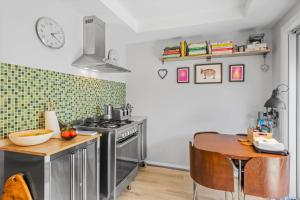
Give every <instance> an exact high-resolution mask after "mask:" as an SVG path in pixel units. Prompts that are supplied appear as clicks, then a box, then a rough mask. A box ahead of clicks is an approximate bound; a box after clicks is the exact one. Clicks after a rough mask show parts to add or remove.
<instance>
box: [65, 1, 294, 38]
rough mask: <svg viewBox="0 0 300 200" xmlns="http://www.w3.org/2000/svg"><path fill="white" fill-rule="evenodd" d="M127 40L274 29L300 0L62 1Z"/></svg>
mask: <svg viewBox="0 0 300 200" xmlns="http://www.w3.org/2000/svg"><path fill="white" fill-rule="evenodd" d="M62 1H65V2H69V3H72V5H75V6H76V5H77V9H78V10H79V11H81V12H84V13H85V14H89V15H90V14H96V15H97V16H98V17H99V18H101V19H102V20H104V21H105V22H106V23H108V24H110V25H111V26H112V27H114V26H115V31H117V32H122V34H121V35H120V37H124V39H125V40H126V41H127V42H128V43H132V42H143V41H149V40H159V39H166V38H173V37H182V36H193V35H207V34H216V33H224V32H234V31H241V30H248V29H255V28H258V29H266V28H271V27H272V26H273V25H274V24H275V23H276V22H277V21H278V20H279V19H280V18H282V17H283V16H284V14H286V12H287V11H288V10H289V9H291V8H292V7H293V6H294V5H295V4H296V3H298V2H299V0H184V1H182V0H151V1H149V0H72V1H71V0H62Z"/></svg>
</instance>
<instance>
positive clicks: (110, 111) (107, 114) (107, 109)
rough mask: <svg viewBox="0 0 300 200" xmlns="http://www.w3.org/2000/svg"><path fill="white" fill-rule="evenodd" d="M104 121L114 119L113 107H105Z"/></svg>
mask: <svg viewBox="0 0 300 200" xmlns="http://www.w3.org/2000/svg"><path fill="white" fill-rule="evenodd" d="M104 113H105V114H104V116H103V118H104V119H108V120H111V119H112V117H113V116H112V115H113V107H112V105H111V104H108V105H105V111H104Z"/></svg>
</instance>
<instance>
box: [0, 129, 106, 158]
mask: <svg viewBox="0 0 300 200" xmlns="http://www.w3.org/2000/svg"><path fill="white" fill-rule="evenodd" d="M98 137H101V134H97V135H93V136H86V135H78V136H77V137H75V138H73V139H72V140H63V139H61V138H51V139H50V140H49V141H47V142H45V143H42V144H39V145H34V146H27V147H22V146H17V145H15V144H13V143H11V142H10V141H9V140H3V141H2V142H0V144H3V145H0V151H10V152H17V153H24V154H30V155H35V156H50V155H53V154H55V153H58V152H60V151H64V150H66V149H69V148H72V147H75V146H77V145H80V144H83V143H85V142H88V141H90V140H94V139H96V138H98Z"/></svg>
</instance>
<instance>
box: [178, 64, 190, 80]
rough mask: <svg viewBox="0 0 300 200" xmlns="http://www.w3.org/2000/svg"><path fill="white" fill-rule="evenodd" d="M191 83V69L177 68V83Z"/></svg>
mask: <svg viewBox="0 0 300 200" xmlns="http://www.w3.org/2000/svg"><path fill="white" fill-rule="evenodd" d="M189 82H190V68H189V67H179V68H177V83H189Z"/></svg>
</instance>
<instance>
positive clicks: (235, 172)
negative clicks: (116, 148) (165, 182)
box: [146, 160, 238, 179]
mask: <svg viewBox="0 0 300 200" xmlns="http://www.w3.org/2000/svg"><path fill="white" fill-rule="evenodd" d="M146 163H147V164H148V165H150V166H156V167H164V168H170V169H177V170H183V171H190V168H189V167H188V166H183V165H174V164H170V163H161V162H156V161H150V160H146ZM233 172H234V178H236V179H237V178H238V171H237V169H234V171H233Z"/></svg>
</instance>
